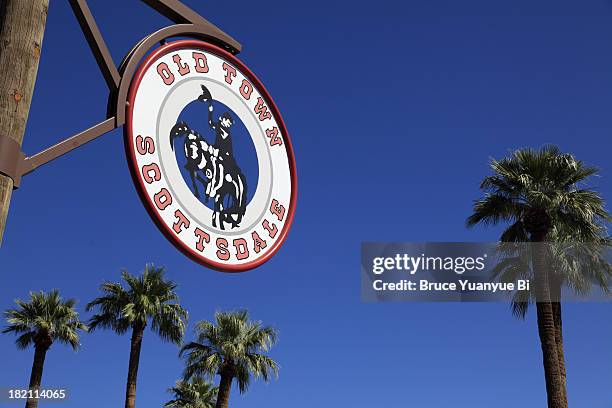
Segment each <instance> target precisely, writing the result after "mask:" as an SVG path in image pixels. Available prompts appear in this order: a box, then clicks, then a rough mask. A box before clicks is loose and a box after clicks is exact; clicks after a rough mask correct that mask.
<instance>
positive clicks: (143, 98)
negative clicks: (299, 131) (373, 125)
mask: <svg viewBox="0 0 612 408" xmlns="http://www.w3.org/2000/svg"><path fill="white" fill-rule="evenodd" d="M128 101H129V106H128V112H127V120H126V124H125V143H126V152H127V156H128V161H129V162H130V168H131V172H132V176H133V178H134V181H135V184H136V186H137V188H138V190H139V194H140V196H141V199H142V201H143V203H144V204H145V206H146V207H147V210H148V211H149V213H150V214H151V216H152V218H153V219H154V221H155V222H156V224H157V225H158V227H159V228H160V229H161V230H162V232H163V233H164V234H165V235H166V237H167V238H168V239H169V240H170V241H171V242H172V243H174V244H175V245H176V246H177V247H178V248H179V249H181V250H182V251H183V252H184V253H186V254H187V255H188V256H190V257H191V258H193V259H194V260H196V261H198V262H200V263H202V264H204V265H206V266H209V267H212V268H214V269H217V270H221V271H227V272H239V271H244V270H248V269H251V268H254V267H257V266H259V265H261V264H262V263H264V262H265V261H267V260H268V259H269V258H270V257H271V256H272V255H273V254H274V253H275V252H276V250H277V249H278V248H279V246H280V245H281V244H282V242H283V240H284V239H285V237H286V235H287V232H288V230H289V227H290V225H291V221H292V219H293V213H294V210H295V201H296V195H297V191H296V189H297V179H296V170H295V161H294V157H293V151H292V149H291V141H290V140H289V135H288V134H287V130H286V128H285V125H284V123H283V120H282V118H281V116H280V114H279V112H278V109H277V108H276V106H275V105H274V102H273V101H272V99H271V98H270V96H269V95H268V93H267V91H266V90H265V88H264V87H263V85H262V84H261V83H260V82H259V80H258V79H257V78H256V77H255V76H254V75H253V74H252V73H251V72H250V71H249V70H248V68H247V67H246V66H244V64H242V63H241V62H240V61H239V60H238V59H236V58H235V57H234V56H232V55H231V54H229V53H227V52H225V51H223V50H221V49H220V48H217V47H216V46H213V45H210V44H207V43H205V42H201V41H194V40H184V41H176V42H173V43H169V44H166V45H164V46H162V47H160V48H159V49H158V50H156V51H155V52H154V53H153V54H152V55H151V56H149V57H148V58H147V59H146V61H144V62H143V64H142V65H141V67H140V69H139V70H138V72H137V73H136V75H135V77H134V80H133V82H132V84H131V87H130V94H129V98H128Z"/></svg>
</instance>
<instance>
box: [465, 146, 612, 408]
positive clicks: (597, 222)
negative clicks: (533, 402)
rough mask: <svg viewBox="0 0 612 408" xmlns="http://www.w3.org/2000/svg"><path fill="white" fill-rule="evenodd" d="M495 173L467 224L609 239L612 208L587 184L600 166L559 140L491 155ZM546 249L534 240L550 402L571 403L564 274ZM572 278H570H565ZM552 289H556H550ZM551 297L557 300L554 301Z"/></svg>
mask: <svg viewBox="0 0 612 408" xmlns="http://www.w3.org/2000/svg"><path fill="white" fill-rule="evenodd" d="M491 168H492V170H493V175H491V176H488V177H485V178H484V180H483V181H482V183H481V186H480V188H481V190H483V191H484V192H485V196H484V197H483V198H481V199H479V200H477V201H476V202H475V203H474V209H473V214H472V215H471V216H470V217H468V219H467V225H468V226H474V225H476V224H485V225H487V224H498V223H501V222H504V223H508V224H509V226H508V227H507V228H506V229H505V230H504V232H503V233H502V235H501V239H500V240H501V241H502V242H532V243H533V242H536V243H542V242H546V241H549V242H550V241H568V240H574V241H577V242H582V243H588V242H593V243H597V244H600V243H602V241H604V240H606V239H607V238H606V234H607V232H606V228H605V223H606V222H608V221H610V219H611V218H610V214H608V212H607V211H606V210H605V204H604V201H603V199H602V198H601V197H600V196H599V195H598V194H597V193H596V192H595V191H593V190H591V189H588V188H586V187H585V186H584V183H585V181H586V180H587V179H588V178H589V177H590V176H592V175H595V174H596V173H597V172H598V169H597V168H595V167H590V166H586V165H585V164H584V163H582V162H581V161H579V160H577V159H576V158H574V156H572V155H571V154H564V153H562V152H561V151H560V150H559V149H558V148H557V147H555V146H547V147H544V148H542V149H540V150H539V151H534V150H532V149H523V150H517V151H515V152H514V153H512V155H511V156H510V157H508V158H504V159H502V160H499V161H497V160H492V161H491ZM546 251H547V249H546V247H545V246H543V245H541V244H536V245H534V246H533V254H532V255H533V256H532V261H531V262H532V265H533V274H534V276H535V278H536V286H537V293H538V299H537V300H538V301H537V302H536V311H537V321H538V333H539V337H540V342H541V346H542V356H543V364H544V374H545V380H546V390H547V395H548V407H549V408H567V391H566V379H565V356H564V352H563V335H562V319H561V305H560V303H558V299H559V296H560V285H561V284H563V283H564V280H563V279H557V278H558V276H556V274H554V276H549V273H548V268H547V267H546V265H545V260H546V255H547V253H546ZM566 282H567V281H566ZM551 292H552V293H551ZM551 299H553V300H556V301H554V302H553V301H551ZM515 300H517V302H515V303H514V305H513V310H514V312H515V313H516V314H518V315H521V314H523V313H525V312H526V310H527V309H526V305H527V304H528V303H527V301H528V299H516V298H515Z"/></svg>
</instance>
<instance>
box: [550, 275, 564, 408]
mask: <svg viewBox="0 0 612 408" xmlns="http://www.w3.org/2000/svg"><path fill="white" fill-rule="evenodd" d="M552 290H553V296H552V300H553V302H552V309H553V318H554V321H555V342H556V343H557V358H558V359H559V373H560V375H561V380H562V381H563V391H564V396H563V398H564V400H565V406H567V372H566V370H565V351H564V349H563V319H562V316H561V302H560V300H561V284H560V283H558V282H555V283H554V284H553V285H552Z"/></svg>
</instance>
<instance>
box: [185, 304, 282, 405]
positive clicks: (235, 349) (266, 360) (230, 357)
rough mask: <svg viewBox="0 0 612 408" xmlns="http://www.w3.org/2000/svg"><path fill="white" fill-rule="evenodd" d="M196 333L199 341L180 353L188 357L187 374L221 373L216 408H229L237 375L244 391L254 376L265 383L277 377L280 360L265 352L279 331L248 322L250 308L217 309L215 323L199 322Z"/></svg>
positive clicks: (187, 346) (191, 375)
mask: <svg viewBox="0 0 612 408" xmlns="http://www.w3.org/2000/svg"><path fill="white" fill-rule="evenodd" d="M196 335H197V341H195V342H191V343H188V344H186V345H184V346H183V347H182V349H181V353H180V354H181V356H185V357H186V365H185V372H184V377H185V380H188V379H190V378H191V377H193V376H207V377H209V378H213V377H214V376H215V375H219V377H220V380H219V394H218V395H217V405H216V408H227V407H228V403H229V396H230V391H231V388H232V381H233V380H234V378H235V379H236V380H237V382H238V389H239V390H240V393H243V392H245V391H246V390H247V389H248V387H249V384H250V382H251V377H252V376H253V377H255V378H258V377H261V378H263V380H264V381H266V382H267V381H268V380H269V379H270V377H271V375H272V374H274V375H275V376H276V377H278V365H277V363H276V362H275V361H274V360H272V359H271V358H270V357H268V356H266V355H265V354H263V352H267V351H269V350H270V348H271V347H272V346H273V345H274V343H275V342H276V338H277V332H276V330H275V329H273V328H271V327H268V326H262V323H261V322H259V321H256V322H252V321H249V314H248V312H247V311H244V310H242V311H238V312H217V313H215V323H211V322H207V321H200V322H198V324H197V325H196Z"/></svg>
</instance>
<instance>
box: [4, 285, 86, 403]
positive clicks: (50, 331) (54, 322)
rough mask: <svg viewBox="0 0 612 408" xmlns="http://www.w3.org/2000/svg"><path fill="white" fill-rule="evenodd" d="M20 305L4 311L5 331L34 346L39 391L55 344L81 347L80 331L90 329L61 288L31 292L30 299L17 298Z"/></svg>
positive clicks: (33, 378)
mask: <svg viewBox="0 0 612 408" xmlns="http://www.w3.org/2000/svg"><path fill="white" fill-rule="evenodd" d="M15 303H16V304H17V306H18V308H16V309H9V310H7V311H5V312H4V315H5V317H6V321H7V322H8V326H7V327H6V328H4V329H3V330H2V332H3V333H14V334H16V335H19V337H17V340H16V341H15V343H16V344H17V347H18V348H20V349H26V348H28V347H29V346H30V345H33V346H34V363H33V364H32V372H31V374H30V386H29V389H30V390H32V391H37V390H39V389H40V383H41V381H42V374H43V368H44V365H45V357H46V356H47V351H48V350H49V348H50V347H51V345H52V344H53V343H54V342H56V341H59V342H60V343H65V344H68V345H70V346H71V347H72V348H73V349H74V350H76V349H78V348H79V331H87V326H86V325H85V324H84V323H82V322H81V321H80V320H79V314H78V313H77V312H76V310H74V305H75V304H76V301H75V300H74V299H68V300H63V299H62V298H61V297H60V295H59V292H58V291H57V290H53V291H51V292H49V293H44V292H42V291H41V292H38V293H36V292H30V300H29V301H28V302H25V301H23V300H19V299H17V300H16V301H15ZM37 406H38V399H37V398H31V399H28V400H27V402H26V408H36V407H37Z"/></svg>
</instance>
